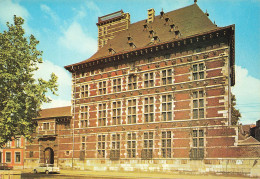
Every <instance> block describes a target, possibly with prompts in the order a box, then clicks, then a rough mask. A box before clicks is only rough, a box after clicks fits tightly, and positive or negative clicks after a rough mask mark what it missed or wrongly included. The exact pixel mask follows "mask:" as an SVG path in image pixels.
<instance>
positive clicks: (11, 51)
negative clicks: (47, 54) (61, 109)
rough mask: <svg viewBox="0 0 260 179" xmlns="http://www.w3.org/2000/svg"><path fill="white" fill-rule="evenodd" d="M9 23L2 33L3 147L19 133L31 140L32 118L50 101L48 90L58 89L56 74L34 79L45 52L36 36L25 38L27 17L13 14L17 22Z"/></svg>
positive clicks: (0, 130) (0, 143) (0, 100)
mask: <svg viewBox="0 0 260 179" xmlns="http://www.w3.org/2000/svg"><path fill="white" fill-rule="evenodd" d="M6 24H7V27H8V28H7V29H8V30H6V31H4V32H0V147H1V146H3V145H4V144H5V143H6V142H7V141H9V140H11V139H13V138H16V137H17V136H19V135H23V136H24V137H25V138H27V139H31V134H32V132H33V131H34V129H35V125H34V122H33V118H36V117H37V116H38V112H39V110H40V108H41V105H42V103H44V102H50V99H49V98H48V97H47V96H46V93H47V92H48V91H51V92H52V93H53V94H55V95H56V93H55V92H56V91H57V89H58V86H57V76H56V75H55V74H54V73H52V74H51V77H50V79H49V81H45V80H43V79H38V80H36V79H34V72H35V71H36V70H38V67H37V65H38V64H39V63H42V58H41V55H42V51H39V50H37V49H36V46H37V44H38V43H39V41H37V40H36V38H35V37H34V36H33V35H30V37H25V31H24V29H23V27H22V25H23V24H24V20H23V19H22V18H21V17H16V16H14V24H9V22H7V23H6Z"/></svg>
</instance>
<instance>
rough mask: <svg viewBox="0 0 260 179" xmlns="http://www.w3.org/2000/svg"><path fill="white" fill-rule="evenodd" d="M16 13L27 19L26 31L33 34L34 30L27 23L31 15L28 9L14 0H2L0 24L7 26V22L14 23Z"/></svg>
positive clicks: (0, 3) (0, 4)
mask: <svg viewBox="0 0 260 179" xmlns="http://www.w3.org/2000/svg"><path fill="white" fill-rule="evenodd" d="M14 15H16V16H20V17H22V18H23V19H24V20H25V23H24V29H25V30H26V33H29V34H31V33H32V30H31V29H30V28H29V26H28V24H27V21H28V18H29V17H30V14H29V12H28V11H27V9H26V8H24V7H23V6H21V5H20V4H19V3H17V2H12V0H0V25H3V26H5V24H6V22H10V23H13V18H14Z"/></svg>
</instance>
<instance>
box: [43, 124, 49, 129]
mask: <svg viewBox="0 0 260 179" xmlns="http://www.w3.org/2000/svg"><path fill="white" fill-rule="evenodd" d="M43 130H50V123H49V122H44V123H43Z"/></svg>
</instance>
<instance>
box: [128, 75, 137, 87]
mask: <svg viewBox="0 0 260 179" xmlns="http://www.w3.org/2000/svg"><path fill="white" fill-rule="evenodd" d="M133 89H137V76H136V75H130V76H129V77H128V90H133Z"/></svg>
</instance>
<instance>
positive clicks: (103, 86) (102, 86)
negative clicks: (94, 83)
mask: <svg viewBox="0 0 260 179" xmlns="http://www.w3.org/2000/svg"><path fill="white" fill-rule="evenodd" d="M98 94H99V95H103V94H107V82H106V81H99V82H98Z"/></svg>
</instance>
